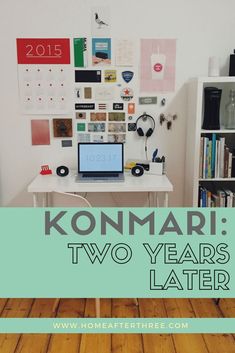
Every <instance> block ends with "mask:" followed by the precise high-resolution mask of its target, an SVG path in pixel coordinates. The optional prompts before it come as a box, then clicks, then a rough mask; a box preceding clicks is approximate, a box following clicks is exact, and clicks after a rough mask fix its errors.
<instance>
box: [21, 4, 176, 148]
mask: <svg viewBox="0 0 235 353" xmlns="http://www.w3.org/2000/svg"><path fill="white" fill-rule="evenodd" d="M90 16H91V35H90V36H89V37H88V36H87V37H84V36H83V35H82V33H79V35H78V36H76V37H73V38H50V37H49V38H17V40H16V42H17V62H18V82H19V99H20V109H21V114H22V115H24V116H26V117H28V118H29V119H30V124H29V126H30V128H31V144H32V145H33V146H41V145H50V144H51V142H52V141H51V140H52V139H56V140H59V141H60V146H61V148H68V147H70V148H72V147H75V146H74V145H75V144H76V143H77V142H124V143H125V142H126V141H128V135H129V134H136V120H137V118H138V116H139V115H141V114H143V113H144V112H147V113H149V110H150V111H156V112H157V111H158V108H159V105H160V101H161V97H163V96H164V97H167V94H168V93H169V92H173V91H174V89H175V57H176V40H175V39H140V40H139V43H138V45H139V47H140V50H139V55H138V57H136V51H135V47H136V45H137V43H136V41H134V40H130V39H128V38H113V37H112V36H111V21H110V9H109V8H108V7H99V8H92V9H91V13H90ZM135 63H137V66H136V65H135ZM136 68H138V69H136ZM157 118H158V115H157V113H156V114H155V116H154V119H156V120H157Z"/></svg>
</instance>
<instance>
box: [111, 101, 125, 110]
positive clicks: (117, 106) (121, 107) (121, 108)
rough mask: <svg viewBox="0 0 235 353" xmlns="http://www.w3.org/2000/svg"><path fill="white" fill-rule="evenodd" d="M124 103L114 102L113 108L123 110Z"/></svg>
mask: <svg viewBox="0 0 235 353" xmlns="http://www.w3.org/2000/svg"><path fill="white" fill-rule="evenodd" d="M123 109H124V104H123V103H113V110H123Z"/></svg>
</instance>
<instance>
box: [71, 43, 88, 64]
mask: <svg viewBox="0 0 235 353" xmlns="http://www.w3.org/2000/svg"><path fill="white" fill-rule="evenodd" d="M73 48H74V66H75V67H86V66H87V39H86V38H74V39H73Z"/></svg>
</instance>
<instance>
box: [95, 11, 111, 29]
mask: <svg viewBox="0 0 235 353" xmlns="http://www.w3.org/2000/svg"><path fill="white" fill-rule="evenodd" d="M95 22H96V23H97V24H98V28H99V29H100V28H102V27H103V26H108V24H107V23H105V22H104V21H102V20H101V19H100V18H99V15H98V13H97V12H96V13H95Z"/></svg>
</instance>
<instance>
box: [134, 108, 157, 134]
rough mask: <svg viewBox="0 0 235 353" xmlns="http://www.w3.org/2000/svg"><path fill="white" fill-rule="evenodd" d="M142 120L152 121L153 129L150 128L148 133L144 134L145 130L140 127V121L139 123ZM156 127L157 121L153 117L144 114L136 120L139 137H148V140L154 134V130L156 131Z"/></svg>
mask: <svg viewBox="0 0 235 353" xmlns="http://www.w3.org/2000/svg"><path fill="white" fill-rule="evenodd" d="M140 119H142V120H143V121H147V120H150V121H151V123H152V127H150V128H149V129H148V130H147V131H146V133H144V131H143V129H142V128H141V127H138V121H139V120H140ZM155 125H156V124H155V120H154V119H153V117H152V116H151V115H149V114H146V113H144V114H142V115H140V116H139V117H138V119H137V120H136V131H137V134H138V135H139V136H146V137H147V138H148V137H150V136H151V135H152V134H153V132H154V130H155Z"/></svg>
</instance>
